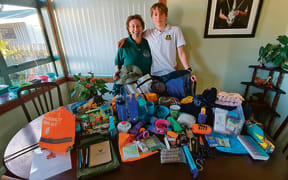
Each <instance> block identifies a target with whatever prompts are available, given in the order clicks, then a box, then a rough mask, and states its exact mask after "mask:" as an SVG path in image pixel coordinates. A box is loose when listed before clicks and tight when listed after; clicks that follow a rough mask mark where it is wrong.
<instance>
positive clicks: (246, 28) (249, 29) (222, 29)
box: [204, 0, 263, 38]
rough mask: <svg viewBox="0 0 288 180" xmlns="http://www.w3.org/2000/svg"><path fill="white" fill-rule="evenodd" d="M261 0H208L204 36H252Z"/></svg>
mask: <svg viewBox="0 0 288 180" xmlns="http://www.w3.org/2000/svg"><path fill="white" fill-rule="evenodd" d="M262 4H263V0H208V8H207V16H206V25H205V33H204V38H225V37H232V38H234V37H235V38H237V37H254V36H255V31H256V27H257V23H258V19H259V15H260V10H261V7H262Z"/></svg>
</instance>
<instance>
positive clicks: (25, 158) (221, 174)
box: [4, 115, 288, 180]
mask: <svg viewBox="0 0 288 180" xmlns="http://www.w3.org/2000/svg"><path fill="white" fill-rule="evenodd" d="M42 118H43V115H42V116H40V117H38V118H36V119H34V120H33V121H31V122H30V123H29V124H27V125H26V126H25V127H23V128H22V129H20V130H19V131H18V132H17V134H16V135H15V136H14V137H13V138H12V139H11V140H10V142H9V144H8V145H7V147H6V149H5V152H4V160H5V159H6V160H7V157H8V159H9V160H8V161H4V165H5V167H6V168H7V169H8V170H9V172H10V173H12V174H14V175H15V176H17V177H19V178H22V179H29V174H30V168H31V164H32V158H33V153H32V152H33V149H35V148H37V147H38V145H37V143H38V141H39V139H40V135H41V125H42ZM112 142H113V144H114V147H116V148H117V142H116V141H115V140H112ZM23 149H24V151H23ZM21 150H22V151H21ZM18 151H21V152H22V154H21V153H20V155H19V154H18V155H19V156H17V157H15V156H14V157H13V158H11V156H10V155H13V154H15V152H18ZM16 154H17V153H16ZM9 156H10V158H9ZM118 158H119V160H120V155H119V154H118ZM71 161H72V162H71V163H72V169H70V170H68V171H66V172H63V173H61V174H58V175H56V176H53V177H51V178H50V179H69V180H70V179H77V176H76V162H77V155H76V152H75V151H73V150H72V151H71ZM192 178H193V176H192V174H191V173H190V170H189V167H188V165H187V164H185V163H173V164H161V163H160V154H159V153H157V154H155V155H153V156H150V157H147V158H145V159H141V160H138V161H134V162H126V163H121V164H120V167H119V168H117V169H115V170H113V171H110V172H107V173H105V174H102V175H99V176H97V177H93V178H91V179H104V180H105V179H107V180H111V179H117V180H130V179H137V180H141V179H143V180H151V179H155V180H160V179H168V180H170V179H171V180H177V179H179V180H180V179H181V180H182V179H192ZM197 179H201V180H206V179H207V180H208V179H209V180H213V179H221V180H228V179H229V180H238V179H239V180H250V179H251V180H254V179H257V180H258V179H259V180H288V160H286V159H285V157H284V155H283V154H282V153H281V149H280V148H278V147H276V150H275V152H274V153H273V154H271V156H270V159H269V160H267V161H259V160H253V159H252V158H251V157H250V156H249V155H234V154H228V153H223V152H220V151H216V156H215V157H214V158H207V159H206V160H205V161H204V164H203V171H200V172H199V176H198V178H197Z"/></svg>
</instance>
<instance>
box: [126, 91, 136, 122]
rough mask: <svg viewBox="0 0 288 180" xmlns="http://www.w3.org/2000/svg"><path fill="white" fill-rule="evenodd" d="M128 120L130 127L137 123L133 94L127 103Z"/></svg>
mask: <svg viewBox="0 0 288 180" xmlns="http://www.w3.org/2000/svg"><path fill="white" fill-rule="evenodd" d="M128 111H129V119H130V123H131V124H132V125H135V124H137V122H138V104H137V100H136V97H135V94H132V96H131V98H130V101H129V102H128Z"/></svg>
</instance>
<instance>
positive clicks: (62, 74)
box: [55, 60, 64, 78]
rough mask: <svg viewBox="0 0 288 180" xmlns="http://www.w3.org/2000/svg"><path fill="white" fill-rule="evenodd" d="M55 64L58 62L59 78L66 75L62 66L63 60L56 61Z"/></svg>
mask: <svg viewBox="0 0 288 180" xmlns="http://www.w3.org/2000/svg"><path fill="white" fill-rule="evenodd" d="M55 64H56V69H57V71H58V78H59V77H64V71H63V68H62V64H61V61H60V60H58V61H55Z"/></svg>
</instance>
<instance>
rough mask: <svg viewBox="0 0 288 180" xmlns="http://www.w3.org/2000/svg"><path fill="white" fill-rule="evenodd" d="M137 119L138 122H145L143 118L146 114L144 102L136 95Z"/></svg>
mask: <svg viewBox="0 0 288 180" xmlns="http://www.w3.org/2000/svg"><path fill="white" fill-rule="evenodd" d="M137 102H138V117H139V121H143V120H145V116H146V113H147V107H146V103H147V102H146V101H145V100H144V99H143V98H142V96H141V95H138V100H137Z"/></svg>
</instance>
